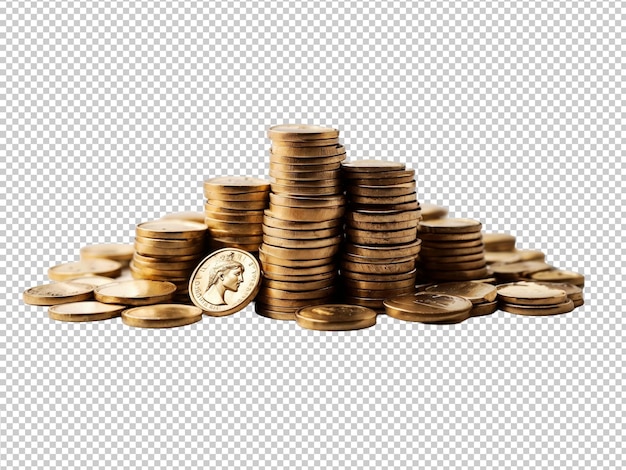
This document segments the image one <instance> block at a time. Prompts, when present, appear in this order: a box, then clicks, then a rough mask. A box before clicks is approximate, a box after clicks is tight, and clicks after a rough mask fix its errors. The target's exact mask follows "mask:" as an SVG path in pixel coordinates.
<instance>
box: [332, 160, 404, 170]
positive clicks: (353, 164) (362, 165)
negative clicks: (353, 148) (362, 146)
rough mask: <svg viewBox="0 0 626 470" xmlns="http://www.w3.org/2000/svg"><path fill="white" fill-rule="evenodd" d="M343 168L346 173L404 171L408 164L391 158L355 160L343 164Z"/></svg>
mask: <svg viewBox="0 0 626 470" xmlns="http://www.w3.org/2000/svg"><path fill="white" fill-rule="evenodd" d="M341 168H342V169H343V170H344V171H345V172H346V173H379V172H381V171H389V170H398V171H404V170H405V169H406V165H405V164H404V163H400V162H391V161H389V160H373V159H367V160H353V161H350V162H344V163H342V164H341Z"/></svg>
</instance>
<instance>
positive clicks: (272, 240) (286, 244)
mask: <svg viewBox="0 0 626 470" xmlns="http://www.w3.org/2000/svg"><path fill="white" fill-rule="evenodd" d="M341 241H342V237H341V236H340V235H337V236H335V237H330V238H318V239H306V238H303V239H299V238H292V239H287V238H280V237H271V236H269V235H263V243H264V244H266V245H272V246H277V247H282V248H306V249H313V248H324V247H327V246H333V245H339V244H340V243H341Z"/></svg>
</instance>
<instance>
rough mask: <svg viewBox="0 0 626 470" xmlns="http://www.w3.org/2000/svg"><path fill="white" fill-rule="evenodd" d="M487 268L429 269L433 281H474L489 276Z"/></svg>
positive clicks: (429, 275)
mask: <svg viewBox="0 0 626 470" xmlns="http://www.w3.org/2000/svg"><path fill="white" fill-rule="evenodd" d="M488 274H489V271H488V270H487V269H486V268H479V269H467V270H457V271H440V270H432V269H431V270H428V277H429V278H430V279H432V280H433V281H474V280H479V279H482V278H484V277H487V275H488Z"/></svg>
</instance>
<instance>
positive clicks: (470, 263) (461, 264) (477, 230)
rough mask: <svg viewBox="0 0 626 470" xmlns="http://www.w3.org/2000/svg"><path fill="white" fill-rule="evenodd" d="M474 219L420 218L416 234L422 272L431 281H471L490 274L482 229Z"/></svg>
mask: <svg viewBox="0 0 626 470" xmlns="http://www.w3.org/2000/svg"><path fill="white" fill-rule="evenodd" d="M481 228H482V224H481V223H480V222H478V221H477V220H473V219H461V218H443V219H433V220H428V221H422V222H421V223H420V225H419V235H418V236H419V238H420V239H421V240H422V251H421V252H420V263H419V265H420V268H421V274H422V276H423V277H424V278H425V279H429V280H433V281H472V280H480V279H484V278H486V277H487V276H488V275H489V271H488V269H487V263H486V261H485V251H484V245H483V242H482V233H481Z"/></svg>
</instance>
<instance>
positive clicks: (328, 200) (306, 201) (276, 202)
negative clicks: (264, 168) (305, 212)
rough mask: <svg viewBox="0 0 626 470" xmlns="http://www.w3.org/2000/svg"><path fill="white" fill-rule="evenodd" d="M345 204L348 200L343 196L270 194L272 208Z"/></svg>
mask: <svg viewBox="0 0 626 470" xmlns="http://www.w3.org/2000/svg"><path fill="white" fill-rule="evenodd" d="M345 203H346V198H345V197H344V196H343V195H340V196H327V197H301V196H285V195H281V194H270V204H272V206H285V207H302V208H311V207H313V208H321V207H324V208H325V207H338V206H343V205H344V204H345Z"/></svg>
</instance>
